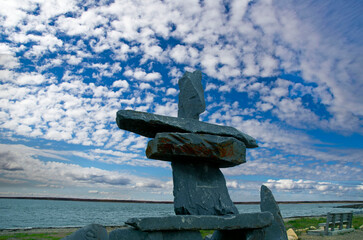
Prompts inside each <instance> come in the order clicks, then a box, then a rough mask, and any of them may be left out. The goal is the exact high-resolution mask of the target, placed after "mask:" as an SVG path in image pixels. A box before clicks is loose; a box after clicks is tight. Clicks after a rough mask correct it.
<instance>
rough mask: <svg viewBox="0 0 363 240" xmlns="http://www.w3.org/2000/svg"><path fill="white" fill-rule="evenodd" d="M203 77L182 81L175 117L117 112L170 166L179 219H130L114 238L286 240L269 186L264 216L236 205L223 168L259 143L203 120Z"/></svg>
mask: <svg viewBox="0 0 363 240" xmlns="http://www.w3.org/2000/svg"><path fill="white" fill-rule="evenodd" d="M201 79H202V73H201V72H200V71H195V72H193V73H190V72H186V73H185V74H184V76H183V77H182V78H181V79H180V80H179V88H180V94H179V104H178V108H179V109H178V117H177V118H176V117H168V116H161V115H156V114H150V113H145V112H137V111H132V110H120V111H118V112H117V118H116V122H117V125H118V127H119V128H120V129H123V130H127V131H131V132H134V133H137V134H139V135H142V136H145V137H149V138H153V139H152V140H150V141H149V143H148V146H147V149H146V156H147V157H148V158H150V159H157V160H163V161H170V162H171V166H172V171H173V182H174V189H173V194H174V211H175V214H176V216H167V217H147V218H131V219H129V220H127V222H126V224H127V225H129V226H130V227H128V228H122V229H117V230H114V231H112V232H111V233H110V235H109V239H110V240H149V239H150V240H202V237H201V234H200V230H215V231H214V234H213V235H212V236H207V237H206V238H205V239H213V240H222V239H223V240H224V239H225V240H233V239H238V240H242V239H249V240H263V239H265V240H280V239H281V240H285V239H286V240H287V236H286V231H285V228H284V226H283V221H282V217H281V213H280V210H279V207H278V205H277V203H276V201H275V199H274V197H273V195H272V193H271V191H270V190H269V189H268V188H267V187H265V186H262V187H261V212H256V213H242V214H239V213H238V210H237V208H236V207H235V205H234V204H233V202H232V200H231V198H230V196H229V194H228V190H227V187H226V181H225V178H224V176H223V173H222V172H221V171H220V168H226V167H233V166H237V165H239V164H242V163H245V162H246V148H255V147H258V145H257V144H256V140H255V139H254V138H252V137H251V136H249V135H247V134H245V133H242V132H240V131H238V130H237V129H235V128H233V127H227V126H220V125H215V124H210V123H206V122H201V121H199V115H200V114H201V113H202V112H204V111H205V108H206V106H205V101H204V91H203V86H202V83H201ZM98 227H99V226H98ZM89 228H90V227H89V226H88V231H90V230H89ZM80 231H82V229H81V230H80ZM93 232H97V231H93ZM98 232H99V230H98ZM76 233H77V232H76ZM76 233H74V234H76ZM83 235H87V234H83ZM90 235H92V236H95V234H90ZM96 235H97V234H96ZM78 236H80V234H79V233H78ZM71 237H72V235H70V236H68V238H66V239H68V240H71V239H73V238H71ZM78 239H79V238H78ZM84 239H86V238H84ZM92 239H105V238H92Z"/></svg>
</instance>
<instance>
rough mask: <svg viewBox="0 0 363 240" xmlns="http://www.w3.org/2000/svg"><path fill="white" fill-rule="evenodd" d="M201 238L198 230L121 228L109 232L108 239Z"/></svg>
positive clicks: (172, 239) (179, 239) (169, 239)
mask: <svg viewBox="0 0 363 240" xmlns="http://www.w3.org/2000/svg"><path fill="white" fill-rule="evenodd" d="M187 239H189V240H202V235H201V234H200V232H199V231H153V232H143V231H140V230H137V229H135V228H131V227H130V228H122V229H116V230H113V231H112V232H110V240H187Z"/></svg>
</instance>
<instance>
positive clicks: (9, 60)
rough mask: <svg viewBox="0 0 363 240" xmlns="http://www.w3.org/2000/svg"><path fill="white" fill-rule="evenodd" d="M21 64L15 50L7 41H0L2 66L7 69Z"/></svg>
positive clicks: (0, 61)
mask: <svg viewBox="0 0 363 240" xmlns="http://www.w3.org/2000/svg"><path fill="white" fill-rule="evenodd" d="M19 65H20V64H19V60H18V58H17V57H16V56H15V52H14V50H13V49H12V48H11V47H9V46H8V45H6V44H5V43H0V66H2V67H3V68H5V69H13V68H17V67H19Z"/></svg>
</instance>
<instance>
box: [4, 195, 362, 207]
mask: <svg viewBox="0 0 363 240" xmlns="http://www.w3.org/2000/svg"><path fill="white" fill-rule="evenodd" d="M0 199H29V200H55V201H78V202H118V203H155V204H173V201H149V200H119V199H87V198H55V197H0ZM309 203H312V204H313V203H363V201H353V200H342V201H278V204H309ZM234 204H245V205H247V204H260V202H257V201H251V202H234Z"/></svg>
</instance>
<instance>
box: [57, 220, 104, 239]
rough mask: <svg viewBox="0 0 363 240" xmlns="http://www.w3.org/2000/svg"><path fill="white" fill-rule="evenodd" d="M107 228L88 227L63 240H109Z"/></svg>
mask: <svg viewBox="0 0 363 240" xmlns="http://www.w3.org/2000/svg"><path fill="white" fill-rule="evenodd" d="M108 239H109V238H108V234H107V231H106V228H105V227H103V226H101V225H99V224H90V225H87V226H85V227H83V228H81V229H79V230H77V231H76V232H74V233H72V234H71V235H69V236H67V237H65V238H62V240H108Z"/></svg>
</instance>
